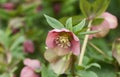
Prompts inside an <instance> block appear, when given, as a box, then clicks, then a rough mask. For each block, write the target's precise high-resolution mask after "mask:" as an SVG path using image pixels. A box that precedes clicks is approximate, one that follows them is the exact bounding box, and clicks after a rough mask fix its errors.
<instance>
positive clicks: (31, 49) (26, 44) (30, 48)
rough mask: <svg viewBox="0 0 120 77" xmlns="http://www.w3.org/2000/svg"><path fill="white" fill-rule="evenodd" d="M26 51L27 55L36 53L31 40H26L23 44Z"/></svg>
mask: <svg viewBox="0 0 120 77" xmlns="http://www.w3.org/2000/svg"><path fill="white" fill-rule="evenodd" d="M23 46H24V51H25V52H27V53H33V52H34V44H33V42H32V41H31V40H26V41H25V42H24V43H23Z"/></svg>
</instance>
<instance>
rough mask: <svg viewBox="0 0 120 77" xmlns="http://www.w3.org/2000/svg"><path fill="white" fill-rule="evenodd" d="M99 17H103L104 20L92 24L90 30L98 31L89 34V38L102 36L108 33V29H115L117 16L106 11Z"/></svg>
mask: <svg viewBox="0 0 120 77" xmlns="http://www.w3.org/2000/svg"><path fill="white" fill-rule="evenodd" d="M99 18H103V19H104V21H103V22H102V23H101V24H99V25H93V26H92V28H91V30H99V31H100V32H98V33H95V34H91V35H90V36H89V38H90V39H92V38H93V37H98V38H100V37H104V36H106V35H107V34H108V33H109V31H110V29H115V28H116V27H117V25H118V21H117V18H116V17H115V16H114V15H112V14H110V13H108V12H105V13H103V14H102V15H101V16H100V17H99Z"/></svg>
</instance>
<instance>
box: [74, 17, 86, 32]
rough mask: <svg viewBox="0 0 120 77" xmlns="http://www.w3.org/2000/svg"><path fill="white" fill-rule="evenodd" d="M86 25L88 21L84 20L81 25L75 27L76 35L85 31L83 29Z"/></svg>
mask: <svg viewBox="0 0 120 77" xmlns="http://www.w3.org/2000/svg"><path fill="white" fill-rule="evenodd" d="M85 24H86V19H83V20H82V21H81V22H80V23H79V24H77V25H75V26H74V27H73V31H74V32H75V33H76V32H79V31H81V30H82V29H83V27H84V26H85Z"/></svg>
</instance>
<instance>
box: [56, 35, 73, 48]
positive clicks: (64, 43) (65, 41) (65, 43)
mask: <svg viewBox="0 0 120 77" xmlns="http://www.w3.org/2000/svg"><path fill="white" fill-rule="evenodd" d="M55 43H56V45H57V46H59V47H61V48H69V47H70V46H71V43H70V40H69V38H68V37H67V36H58V37H57V38H56V39H55Z"/></svg>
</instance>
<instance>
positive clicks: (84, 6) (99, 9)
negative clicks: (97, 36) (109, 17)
mask: <svg viewBox="0 0 120 77" xmlns="http://www.w3.org/2000/svg"><path fill="white" fill-rule="evenodd" d="M109 3H110V0H94V2H90V1H89V0H80V9H81V11H82V13H83V14H84V15H85V16H86V17H88V18H95V17H96V16H99V15H101V14H102V13H103V12H104V11H105V10H106V9H107V7H108V5H109Z"/></svg>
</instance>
